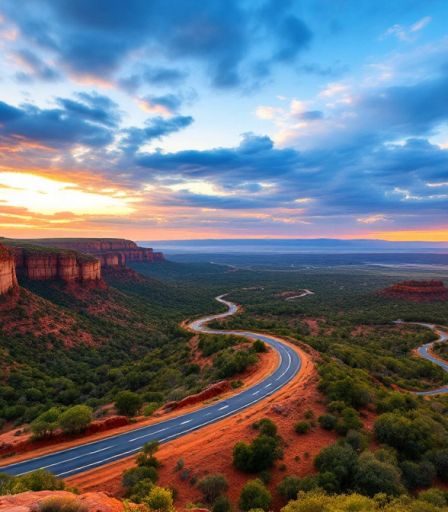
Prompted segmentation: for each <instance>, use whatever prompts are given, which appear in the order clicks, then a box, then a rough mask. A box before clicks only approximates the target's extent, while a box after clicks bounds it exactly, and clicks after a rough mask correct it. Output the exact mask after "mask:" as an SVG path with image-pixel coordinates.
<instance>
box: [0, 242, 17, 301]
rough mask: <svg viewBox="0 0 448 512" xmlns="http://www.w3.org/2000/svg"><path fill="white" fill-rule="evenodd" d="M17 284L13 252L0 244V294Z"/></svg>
mask: <svg viewBox="0 0 448 512" xmlns="http://www.w3.org/2000/svg"><path fill="white" fill-rule="evenodd" d="M16 285H17V279H16V270H15V260H14V255H13V253H12V252H11V251H10V250H9V249H7V248H6V247H4V246H3V245H0V295H4V294H5V293H7V292H9V291H10V290H11V289H13V288H14V287H15V286H16Z"/></svg>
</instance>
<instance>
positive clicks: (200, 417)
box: [0, 295, 301, 478]
mask: <svg viewBox="0 0 448 512" xmlns="http://www.w3.org/2000/svg"><path fill="white" fill-rule="evenodd" d="M216 300H217V301H218V302H220V303H222V304H224V305H225V306H227V308H228V310H227V311H226V312H225V313H221V314H217V315H209V316H205V317H202V318H200V319H198V320H194V321H192V322H191V323H190V324H189V325H188V327H189V328H190V330H192V331H194V332H198V333H209V334H235V335H238V336H244V337H246V338H248V339H250V340H257V339H258V340H261V341H264V342H265V343H267V344H269V345H270V346H271V347H272V348H273V349H274V350H276V351H277V352H278V354H279V357H280V362H279V365H278V367H277V369H276V370H275V371H274V372H273V373H272V374H271V375H269V376H268V377H266V378H265V379H264V380H262V381H261V382H259V383H258V384H256V385H254V386H252V387H250V388H248V389H246V390H244V391H242V392H241V393H238V394H236V395H233V396H231V397H230V398H227V399H225V400H221V401H218V402H216V403H214V404H213V405H208V406H205V407H203V408H202V409H199V410H196V411H193V412H190V413H186V414H183V415H181V416H177V417H175V418H171V419H169V420H165V421H161V422H159V423H156V424H152V425H149V426H145V427H140V428H137V429H134V430H131V431H128V432H125V433H123V434H117V435H114V436H110V437H107V438H104V439H101V440H99V441H93V442H89V443H85V444H82V445H79V446H75V447H73V448H68V449H65V450H58V451H54V452H52V453H50V454H47V455H42V456H39V457H34V458H30V459H27V460H24V461H21V462H17V463H14V464H9V465H6V466H2V467H0V472H3V473H8V474H11V475H22V474H24V473H29V472H30V471H34V470H36V469H40V468H44V469H47V470H49V471H51V472H52V473H54V474H55V475H56V476H59V477H62V478H64V477H68V476H71V475H75V474H77V473H81V472H83V471H88V470H90V469H94V468H97V467H99V466H102V465H104V464H108V463H110V462H114V461H117V460H120V459H122V458H124V457H129V456H130V455H132V454H134V453H136V452H138V451H139V450H141V448H142V446H143V445H144V444H145V443H146V442H147V441H151V440H154V439H157V440H158V441H159V442H160V443H166V442H168V441H171V440H172V439H176V438H178V437H181V436H184V435H186V434H188V433H189V432H192V431H193V430H197V429H200V428H202V427H204V426H205V425H209V424H211V423H215V422H217V421H220V420H222V419H224V418H226V417H228V416H231V415H232V414H235V413H237V412H239V411H241V410H243V409H246V408H247V407H249V406H251V405H253V404H255V403H256V402H259V401H260V400H263V399H264V398H266V397H268V396H270V395H272V394H273V393H275V392H276V391H277V390H279V389H280V388H282V387H283V386H285V385H286V384H287V383H288V382H289V381H290V380H291V379H292V378H293V377H294V376H295V375H296V374H297V373H298V372H299V371H300V368H301V359H300V357H299V355H298V354H297V352H296V351H295V350H294V349H293V348H292V347H291V346H290V345H288V344H286V343H283V342H281V341H280V340H279V339H277V338H276V337H274V336H269V335H266V334H260V333H256V332H251V331H224V330H216V329H210V328H208V327H206V325H207V324H208V323H209V322H211V321H212V320H218V319H221V318H225V317H227V316H230V315H233V314H235V313H236V312H237V311H238V306H237V305H236V304H234V303H233V302H230V301H227V300H225V299H224V295H221V296H219V297H216Z"/></svg>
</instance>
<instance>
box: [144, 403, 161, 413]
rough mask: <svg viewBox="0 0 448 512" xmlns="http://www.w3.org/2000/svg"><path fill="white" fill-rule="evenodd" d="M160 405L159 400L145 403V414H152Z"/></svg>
mask: <svg viewBox="0 0 448 512" xmlns="http://www.w3.org/2000/svg"><path fill="white" fill-rule="evenodd" d="M159 407H160V404H159V403H158V402H151V403H149V404H148V405H145V407H144V409H143V414H144V415H145V416H152V415H153V413H154V412H155V411H157V409H158V408H159Z"/></svg>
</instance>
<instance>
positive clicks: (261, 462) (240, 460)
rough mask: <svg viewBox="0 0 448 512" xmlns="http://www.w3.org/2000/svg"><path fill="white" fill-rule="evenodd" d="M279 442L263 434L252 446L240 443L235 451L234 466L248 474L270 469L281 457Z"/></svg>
mask: <svg viewBox="0 0 448 512" xmlns="http://www.w3.org/2000/svg"><path fill="white" fill-rule="evenodd" d="M278 445H279V440H278V439H277V438H274V437H271V436H267V435H265V434H261V435H259V436H258V437H256V438H255V439H254V440H253V441H252V443H251V444H250V445H248V444H246V443H243V442H239V443H237V444H236V445H235V447H234V449H233V465H234V466H235V467H236V468H237V469H239V470H241V471H246V472H248V473H255V472H258V471H263V470H265V469H269V468H270V467H272V465H273V464H274V462H275V460H276V459H278V457H279V447H278Z"/></svg>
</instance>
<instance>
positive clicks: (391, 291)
mask: <svg viewBox="0 0 448 512" xmlns="http://www.w3.org/2000/svg"><path fill="white" fill-rule="evenodd" d="M381 294H382V295H384V296H387V297H392V298H397V299H404V300H409V301H412V302H435V301H448V288H446V287H445V285H444V284H443V281H436V280H432V281H402V282H401V283H396V284H394V285H392V286H389V287H388V288H386V289H385V290H383V291H382V292H381Z"/></svg>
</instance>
